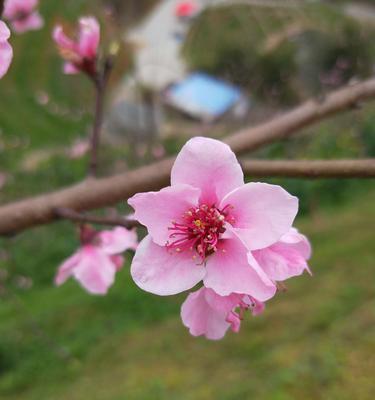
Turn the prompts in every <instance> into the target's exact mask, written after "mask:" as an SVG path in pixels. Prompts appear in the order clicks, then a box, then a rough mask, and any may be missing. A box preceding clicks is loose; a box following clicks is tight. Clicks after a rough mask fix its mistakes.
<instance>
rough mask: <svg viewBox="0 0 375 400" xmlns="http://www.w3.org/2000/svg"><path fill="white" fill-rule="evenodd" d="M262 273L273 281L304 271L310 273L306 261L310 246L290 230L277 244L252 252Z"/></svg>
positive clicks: (293, 229)
mask: <svg viewBox="0 0 375 400" xmlns="http://www.w3.org/2000/svg"><path fill="white" fill-rule="evenodd" d="M253 255H254V257H255V259H256V260H257V261H258V263H259V265H260V266H261V267H262V269H263V271H264V272H265V273H266V274H267V276H268V277H269V278H270V279H272V280H273V281H275V282H276V281H284V280H286V279H288V278H291V277H293V276H298V275H301V274H302V273H303V272H304V271H308V272H309V273H310V269H309V266H308V265H307V260H308V259H309V258H310V256H311V246H310V243H309V241H308V239H307V238H306V236H304V235H302V234H301V233H299V232H298V230H297V229H295V228H291V229H290V230H289V232H288V233H286V234H285V235H283V236H282V237H281V238H280V240H279V241H278V242H276V243H275V244H273V245H271V246H269V247H267V248H265V249H261V250H255V251H254V252H253Z"/></svg>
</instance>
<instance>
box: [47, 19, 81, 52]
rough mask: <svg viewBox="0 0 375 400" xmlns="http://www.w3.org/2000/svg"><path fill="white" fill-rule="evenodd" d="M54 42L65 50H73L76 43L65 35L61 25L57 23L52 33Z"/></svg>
mask: <svg viewBox="0 0 375 400" xmlns="http://www.w3.org/2000/svg"><path fill="white" fill-rule="evenodd" d="M52 37H53V40H54V41H55V43H56V44H57V45H58V46H59V47H61V48H62V49H65V50H70V51H75V50H76V45H75V43H74V42H73V40H71V39H70V38H69V37H68V36H66V35H65V33H64V31H63V28H62V26H61V25H57V26H56V27H55V29H54V30H53V33H52Z"/></svg>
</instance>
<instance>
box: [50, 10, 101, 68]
mask: <svg viewBox="0 0 375 400" xmlns="http://www.w3.org/2000/svg"><path fill="white" fill-rule="evenodd" d="M53 39H54V41H55V42H56V44H57V46H58V48H59V50H60V54H61V56H62V58H63V59H64V60H65V64H64V72H65V73H66V74H77V73H78V72H85V73H87V74H88V75H90V76H94V75H95V74H96V61H97V56H98V48H99V41H100V26H99V23H98V21H97V20H96V19H95V18H94V17H83V18H80V20H79V29H78V35H77V39H76V40H72V39H70V38H69V37H68V36H66V35H65V33H64V31H63V28H62V26H61V25H58V26H56V27H55V29H54V31H53Z"/></svg>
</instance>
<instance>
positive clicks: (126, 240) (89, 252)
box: [55, 226, 137, 295]
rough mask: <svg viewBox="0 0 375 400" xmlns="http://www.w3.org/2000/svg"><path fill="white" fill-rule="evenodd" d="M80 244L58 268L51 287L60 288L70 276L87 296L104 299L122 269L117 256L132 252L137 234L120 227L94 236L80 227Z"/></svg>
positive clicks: (90, 229) (92, 231)
mask: <svg viewBox="0 0 375 400" xmlns="http://www.w3.org/2000/svg"><path fill="white" fill-rule="evenodd" d="M81 241H82V243H83V244H82V247H81V248H80V249H78V251H77V252H76V253H74V254H73V256H71V257H69V258H68V259H67V260H65V261H64V262H63V264H62V265H61V266H60V267H59V269H58V272H57V275H56V277H55V283H56V285H58V286H60V285H62V284H63V283H64V282H65V281H66V280H67V279H68V278H69V277H70V276H73V277H74V278H75V279H76V280H77V281H78V282H79V283H80V284H81V285H82V286H83V287H84V288H85V289H86V290H87V291H88V292H89V293H92V294H99V295H104V294H106V293H107V291H108V289H109V288H110V286H112V284H113V282H114V280H115V275H116V272H117V271H118V270H120V269H121V267H122V265H123V262H124V259H123V257H122V256H121V255H120V254H121V253H122V252H124V251H126V250H129V249H131V250H135V249H136V247H137V234H136V232H135V231H134V230H131V231H130V230H127V229H125V228H122V227H116V228H115V229H113V230H110V231H101V232H97V231H95V230H93V229H92V228H91V227H87V226H84V227H83V228H82V229H81Z"/></svg>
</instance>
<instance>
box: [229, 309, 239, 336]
mask: <svg viewBox="0 0 375 400" xmlns="http://www.w3.org/2000/svg"><path fill="white" fill-rule="evenodd" d="M226 321H227V322H229V323H230V328H231V329H232V331H233V332H235V333H238V332H239V331H240V328H241V319H240V317H239V315H238V314H237V313H236V312H231V313H229V314H228V315H227V318H226Z"/></svg>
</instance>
